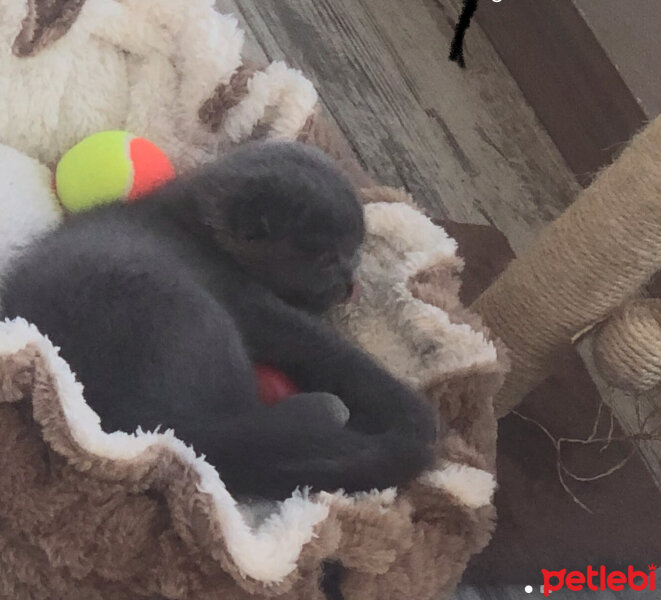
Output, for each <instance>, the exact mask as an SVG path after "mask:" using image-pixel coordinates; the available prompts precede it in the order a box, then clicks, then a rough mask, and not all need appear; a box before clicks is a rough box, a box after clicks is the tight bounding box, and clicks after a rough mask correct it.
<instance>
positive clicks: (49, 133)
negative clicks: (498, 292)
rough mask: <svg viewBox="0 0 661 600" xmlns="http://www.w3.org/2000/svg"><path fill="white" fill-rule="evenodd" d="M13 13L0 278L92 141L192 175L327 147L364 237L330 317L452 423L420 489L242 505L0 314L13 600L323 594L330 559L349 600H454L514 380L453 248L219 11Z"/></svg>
mask: <svg viewBox="0 0 661 600" xmlns="http://www.w3.org/2000/svg"><path fill="white" fill-rule="evenodd" d="M0 13H2V15H3V19H2V21H1V22H0V46H2V50H3V52H2V55H1V57H0V80H5V79H7V80H11V82H12V84H11V87H6V88H5V89H9V90H10V92H11V93H9V94H4V95H3V96H2V97H1V98H0V144H3V145H2V146H0V214H2V219H1V220H0V280H1V278H2V273H3V270H4V269H5V268H6V266H7V262H8V260H10V258H11V257H12V256H15V255H16V253H19V252H21V250H22V248H24V247H25V245H26V244H27V243H29V242H30V241H31V240H32V239H34V238H35V237H36V236H38V235H41V234H42V233H43V232H44V231H46V230H48V229H49V228H52V227H54V226H56V225H57V223H58V222H59V221H60V220H61V218H63V217H62V215H61V212H60V209H59V207H58V205H57V203H56V201H55V199H54V198H53V196H52V192H51V187H50V177H51V175H50V171H49V169H48V166H50V167H52V165H53V164H54V163H55V162H56V161H57V160H58V158H59V157H60V156H61V154H62V153H63V152H64V151H66V150H67V149H68V148H69V147H70V146H71V145H72V144H74V143H75V142H77V141H78V140H79V139H81V138H82V137H84V136H85V135H88V134H91V133H94V132H95V131H99V130H103V129H111V128H115V129H128V130H131V131H132V132H134V133H136V134H138V135H142V136H145V137H147V138H149V139H151V140H153V141H154V142H156V143H157V144H159V145H160V146H161V147H162V148H163V149H164V150H165V151H166V152H167V153H168V155H169V156H170V158H171V159H172V161H173V163H174V165H175V167H176V168H177V170H178V171H179V172H184V171H185V170H187V169H189V168H191V167H193V166H194V165H196V164H199V163H202V162H205V161H208V160H211V159H213V158H214V157H216V156H218V155H220V154H222V153H223V152H225V151H226V150H227V149H228V148H229V147H231V146H232V145H234V144H237V143H239V142H241V141H244V140H246V139H249V138H260V137H266V136H269V137H279V138H285V139H299V140H303V141H306V142H308V143H314V144H317V145H319V146H320V147H322V148H323V149H324V150H326V151H328V152H329V153H331V154H332V155H333V156H335V157H336V158H337V159H338V160H339V161H340V163H341V164H342V165H343V166H344V168H345V169H346V171H347V173H348V174H349V175H350V177H352V178H353V180H354V182H355V183H356V184H357V185H358V186H359V187H360V188H361V192H362V196H363V198H364V200H365V210H366V223H367V229H368V236H367V240H366V244H365V252H364V256H363V263H362V266H361V267H360V271H359V273H358V275H359V279H360V281H361V284H362V288H363V294H362V297H361V300H360V302H359V303H358V304H356V305H353V306H352V307H351V308H348V307H344V308H341V309H337V310H336V311H334V312H333V313H332V314H331V315H329V319H331V321H332V323H333V324H334V325H335V326H336V327H337V328H338V329H339V330H340V331H341V332H342V333H343V334H345V335H346V336H348V337H349V338H351V339H353V340H354V341H355V342H356V343H357V344H359V345H360V346H362V347H363V348H364V349H365V350H366V351H367V352H369V353H371V354H372V355H374V356H375V357H376V358H377V359H378V360H380V361H382V362H383V363H384V364H385V365H386V367H387V368H389V369H390V370H391V371H392V372H393V373H394V374H396V375H397V376H399V377H401V378H402V379H404V380H406V381H408V382H410V383H411V384H412V385H414V386H416V387H417V388H419V389H422V390H424V391H425V392H426V393H427V394H428V397H429V401H430V402H432V403H433V404H434V406H436V407H438V410H439V411H440V412H441V414H442V415H443V417H444V419H446V421H447V422H448V423H449V425H450V434H449V435H448V436H447V437H446V438H445V439H444V440H443V442H442V443H441V444H439V445H438V448H437V463H436V465H435V469H434V470H432V471H430V472H427V473H425V474H423V475H422V476H421V477H420V478H419V479H418V480H417V481H415V482H413V483H412V484H411V485H410V486H408V487H407V488H406V489H400V490H394V489H391V490H386V491H384V492H381V493H365V494H355V495H351V496H348V495H344V494H342V493H339V492H338V493H335V494H326V493H322V494H314V495H313V494H308V493H307V492H306V491H305V490H303V491H296V492H293V493H292V496H291V497H290V498H289V499H287V500H286V501H284V502H281V503H272V504H268V503H265V502H259V501H251V502H238V501H237V500H236V499H234V498H232V497H231V496H230V495H229V493H228V492H227V490H226V489H225V487H224V485H223V483H222V473H220V474H219V473H217V472H216V470H215V469H214V468H213V467H211V466H210V465H209V464H207V463H206V462H205V461H204V460H203V458H200V457H197V456H196V455H195V452H194V450H193V449H191V448H188V447H186V446H185V445H184V444H183V443H182V442H181V441H179V440H177V438H176V437H175V435H174V434H173V433H172V432H160V433H159V432H154V433H149V432H141V431H138V432H137V433H136V434H135V435H128V434H124V433H113V434H105V433H103V432H102V430H101V428H100V425H99V420H98V417H97V416H96V414H95V413H94V412H93V411H92V410H91V409H90V408H89V407H88V406H87V404H86V403H85V400H84V391H83V389H82V387H81V386H80V385H79V384H78V383H77V382H76V380H75V376H74V375H73V374H72V373H71V371H70V369H69V367H68V365H67V364H66V362H65V361H64V360H63V359H61V358H60V357H59V356H58V354H57V349H56V348H55V347H54V346H53V345H52V344H51V342H50V341H49V340H47V339H46V338H45V337H43V336H42V335H41V334H40V333H39V332H38V331H37V330H36V328H34V327H33V326H31V325H30V324H28V323H26V322H25V321H23V320H20V319H18V320H15V321H5V322H1V321H0V515H1V516H0V596H2V597H10V598H14V599H20V598H48V599H53V598H66V599H68V600H72V599H75V598H84V599H85V600H90V599H96V598H99V599H101V598H102V599H104V600H105V599H109V598H121V599H122V600H124V599H126V598H168V599H186V598H195V599H198V600H202V599H204V598H219V597H222V598H224V599H243V598H267V597H269V598H271V597H277V598H286V599H305V600H315V599H321V598H323V597H324V594H323V592H322V590H321V589H320V580H321V574H322V568H323V565H324V563H327V562H332V563H337V564H339V565H341V567H340V587H341V591H342V593H343V594H344V596H345V598H347V599H360V600H372V599H374V600H376V599H379V600H381V599H384V598H389V599H397V598H399V599H407V600H410V599H413V598H415V599H420V600H423V599H426V598H432V597H434V598H444V597H447V596H449V595H450V593H451V592H452V590H453V589H454V587H455V585H456V583H457V582H458V581H459V579H460V578H461V575H462V573H463V570H464V568H465V566H466V563H467V561H468V559H469V558H470V556H471V555H473V554H474V553H475V552H477V551H479V550H481V549H482V548H483V547H484V545H485V544H486V543H487V541H488V539H489V536H490V534H491V531H492V529H493V526H494V508H493V504H492V496H493V491H494V487H495V480H494V451H495V421H494V416H493V410H492V403H491V398H492V396H493V394H494V393H495V392H496V390H497V389H498V387H499V385H500V384H501V382H502V379H503V371H504V366H503V362H504V361H503V360H502V353H501V351H500V349H499V348H498V346H497V344H495V343H494V342H492V341H491V340H490V339H489V336H488V335H487V332H486V331H485V330H484V328H483V327H482V325H481V324H480V321H479V319H477V318H476V317H475V316H473V315H472V314H470V313H469V312H467V311H466V310H465V309H463V308H462V306H461V304H460V302H459V300H458V286H459V283H458V279H457V274H458V272H459V271H460V268H461V261H460V260H459V259H458V258H457V256H456V254H455V249H456V248H455V243H454V242H453V240H451V239H450V238H448V237H447V235H446V234H445V232H444V231H443V230H442V229H441V228H440V227H437V226H435V225H434V224H432V223H431V221H429V219H427V218H426V217H425V216H424V215H422V214H421V213H420V212H419V211H418V210H417V209H416V208H415V207H414V206H413V201H412V200H411V198H410V197H409V196H408V195H407V194H405V193H404V192H401V191H398V190H393V189H391V188H383V187H378V186H376V185H374V184H373V183H372V182H371V181H370V179H369V177H368V176H367V175H366V174H365V173H364V172H363V171H362V170H361V169H360V168H359V166H358V165H357V163H356V162H355V161H354V160H353V158H352V157H351V153H350V151H349V150H348V149H347V148H346V147H345V146H344V145H343V144H342V143H341V141H340V138H339V137H338V136H336V135H335V133H334V131H333V130H332V129H331V128H330V127H328V126H327V124H325V122H324V121H323V119H322V118H321V117H320V115H319V111H318V105H317V96H316V93H315V90H314V88H313V86H312V85H311V84H310V83H309V81H308V80H306V79H305V78H304V77H303V76H302V75H301V74H300V73H299V72H297V71H295V70H292V69H289V68H287V67H286V66H285V65H283V64H281V63H273V64H271V65H268V66H266V67H264V68H256V67H249V66H247V65H244V64H243V63H242V60H241V49H242V42H243V36H242V32H241V31H240V30H239V29H238V28H237V23H236V21H235V20H234V19H233V18H231V17H228V16H222V15H219V14H217V13H216V12H215V11H214V10H213V6H212V3H211V2H208V1H205V0H186V1H174V0H124V1H113V0H87V1H85V0H69V1H67V0H62V1H57V0H42V1H39V0H33V1H28V2H26V1H24V0H0ZM1 300H2V299H1V298H0V304H1ZM99 360H103V357H102V356H100V357H99ZM182 376H185V374H182Z"/></svg>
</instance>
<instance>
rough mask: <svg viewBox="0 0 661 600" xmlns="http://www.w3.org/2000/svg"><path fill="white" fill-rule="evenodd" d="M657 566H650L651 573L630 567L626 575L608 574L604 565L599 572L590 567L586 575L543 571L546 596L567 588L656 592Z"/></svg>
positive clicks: (622, 572)
mask: <svg viewBox="0 0 661 600" xmlns="http://www.w3.org/2000/svg"><path fill="white" fill-rule="evenodd" d="M655 569H656V565H649V567H648V570H649V572H648V573H646V572H644V571H636V570H635V569H634V568H633V567H632V566H629V568H628V569H627V571H626V573H625V572H624V571H611V572H610V573H607V572H606V567H604V566H603V565H602V566H601V567H600V568H599V569H598V570H597V569H593V568H592V567H588V569H587V571H586V572H585V573H583V572H581V571H569V572H567V569H562V570H561V571H547V570H546V569H542V575H543V576H544V595H545V596H548V595H549V594H550V593H551V592H557V591H558V590H561V589H562V588H564V587H566V588H567V589H568V590H572V591H574V592H578V591H580V590H582V589H588V590H593V591H595V592H596V591H598V590H601V591H603V590H613V591H614V592H619V591H620V590H623V589H624V588H625V586H626V587H628V588H629V589H632V590H635V591H637V592H640V591H642V590H652V591H653V590H656V578H655Z"/></svg>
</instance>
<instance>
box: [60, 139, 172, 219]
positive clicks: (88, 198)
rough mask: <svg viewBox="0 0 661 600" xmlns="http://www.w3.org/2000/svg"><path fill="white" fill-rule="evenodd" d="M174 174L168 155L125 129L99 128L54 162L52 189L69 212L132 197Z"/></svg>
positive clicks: (132, 198) (161, 183)
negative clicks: (108, 129)
mask: <svg viewBox="0 0 661 600" xmlns="http://www.w3.org/2000/svg"><path fill="white" fill-rule="evenodd" d="M173 177H174V169H173V168H172V164H171V163H170V161H169V160H168V157H167V156H165V154H163V152H162V151H161V150H160V149H159V148H158V147H157V146H156V145H155V144H153V143H152V142H150V141H149V140H146V139H144V138H141V137H137V136H135V135H133V134H131V133H128V132H126V131H101V132H99V133H95V134H93V135H90V136H88V137H86V138H85V139H83V140H82V141H80V142H79V143H78V144H76V145H75V146H74V147H73V148H71V150H69V151H68V152H67V153H66V154H65V155H64V156H63V157H62V158H61V159H60V162H59V163H58V165H57V168H56V171H55V189H56V192H57V195H58V197H59V199H60V202H62V205H63V206H64V208H66V209H67V210H69V211H71V212H79V211H83V210H87V209H90V208H92V207H94V206H97V205H99V204H105V203H108V202H112V201H114V200H117V199H120V198H124V199H126V200H128V201H133V200H135V199H136V198H139V197H140V196H143V195H144V194H146V193H148V192H149V191H151V190H153V189H155V188H157V187H159V186H160V185H163V184H164V183H165V182H167V181H169V180H170V179H172V178H173Z"/></svg>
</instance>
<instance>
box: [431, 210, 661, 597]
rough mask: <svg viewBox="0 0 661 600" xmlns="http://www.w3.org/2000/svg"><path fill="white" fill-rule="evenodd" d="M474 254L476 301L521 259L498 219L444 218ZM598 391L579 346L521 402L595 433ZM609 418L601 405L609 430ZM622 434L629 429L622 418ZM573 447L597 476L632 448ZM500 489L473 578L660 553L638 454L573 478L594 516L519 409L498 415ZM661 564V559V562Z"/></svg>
mask: <svg viewBox="0 0 661 600" xmlns="http://www.w3.org/2000/svg"><path fill="white" fill-rule="evenodd" d="M441 224H442V225H443V227H444V228H445V229H446V231H448V233H450V234H451V235H452V236H453V237H454V238H455V239H456V240H457V242H458V244H459V254H460V256H462V257H463V258H464V260H465V262H466V266H465V268H464V272H463V277H462V289H461V292H460V297H461V299H462V301H463V302H464V303H466V304H470V303H471V302H472V301H473V300H474V299H475V298H477V297H478V296H479V295H480V293H481V292H482V291H483V290H484V289H485V288H486V287H488V285H489V284H490V283H491V281H492V280H493V279H494V278H495V277H496V276H497V275H498V273H499V272H500V271H502V270H503V269H504V268H505V266H506V265H507V263H508V262H509V261H510V260H512V258H513V257H514V253H513V251H512V249H511V248H510V246H509V244H508V242H507V239H506V238H505V236H504V235H503V234H502V233H500V232H499V231H498V230H496V229H495V228H493V227H487V226H482V225H471V224H463V223H452V222H446V221H444V222H442V223H441ZM600 401H601V400H600V397H599V393H598V391H597V390H596V388H595V386H594V383H593V382H592V379H591V378H590V375H589V374H588V372H587V371H586V369H585V367H584V365H583V363H582V361H581V359H580V357H579V356H578V355H577V354H576V353H575V352H573V351H572V352H570V353H569V354H568V355H567V356H565V358H564V359H563V360H562V363H561V368H560V369H558V372H557V373H556V374H555V375H554V376H552V377H551V378H550V379H549V380H548V381H546V382H545V383H544V384H542V385H541V386H539V387H538V388H537V389H536V390H534V391H533V392H531V393H530V394H528V396H527V397H526V399H525V400H524V401H523V403H522V404H521V405H520V407H519V408H518V412H520V413H521V414H522V415H524V416H525V417H527V418H529V419H532V420H534V421H536V422H538V423H539V424H541V425H543V426H544V427H545V428H547V429H548V430H549V431H550V432H551V433H553V435H554V436H556V437H560V436H564V437H577V438H583V439H584V438H587V437H588V436H589V435H590V433H591V432H592V428H593V425H594V422H595V418H596V416H597V413H598V410H599V408H598V407H599V404H600ZM609 426H610V412H609V411H608V410H607V409H602V415H601V418H600V420H599V432H600V434H606V433H607V431H608V428H609ZM613 434H614V437H618V436H620V435H621V434H622V430H621V427H620V425H619V423H617V422H616V423H615V430H614V432H613ZM600 448H601V445H595V446H591V447H571V448H567V452H566V453H565V454H564V458H565V461H566V464H567V466H568V467H570V468H572V469H573V470H574V471H575V472H576V473H577V474H579V475H582V476H591V475H595V474H597V473H600V472H603V471H605V470H607V469H609V468H611V467H612V466H614V465H616V464H617V463H618V462H619V461H620V460H621V459H622V458H624V457H626V456H627V455H628V453H629V452H630V451H631V447H630V445H629V444H623V443H619V444H618V443H615V444H613V445H612V446H611V447H610V448H609V450H608V451H606V452H600V451H599V450H600ZM497 457H498V458H497V472H498V484H499V489H498V491H497V492H496V510H497V512H498V526H497V528H496V532H495V534H494V536H493V539H492V541H491V542H490V544H489V545H488V546H487V548H486V550H484V551H483V552H482V553H481V554H479V555H477V556H475V557H474V558H473V560H472V561H471V565H470V567H469V570H468V571H467V572H466V575H465V580H466V581H470V582H476V583H516V584H533V583H535V582H539V581H540V578H541V569H542V568H545V569H551V570H557V569H562V568H567V569H570V570H572V569H578V570H585V568H586V566H587V565H588V564H590V565H593V566H594V565H601V564H604V565H606V566H607V567H609V568H611V569H616V568H617V569H621V568H623V567H626V566H628V565H629V564H633V565H637V566H638V567H643V566H645V567H646V566H647V564H648V563H649V562H650V561H655V560H656V559H655V558H654V557H657V556H661V538H659V536H658V535H651V532H658V531H661V514H660V513H659V511H658V506H659V503H660V502H661V493H660V492H659V490H658V488H657V487H656V486H655V484H654V482H653V480H652V478H651V476H650V474H649V472H648V471H647V468H646V467H645V465H644V463H643V461H642V459H641V458H640V456H639V455H638V454H635V455H634V456H633V458H632V459H631V460H630V461H629V462H628V463H627V465H626V467H624V468H623V469H622V470H620V471H617V472H616V473H614V474H612V475H611V476H609V477H606V478H604V479H601V480H599V481H596V482H591V483H577V482H575V481H572V480H569V485H570V488H571V490H572V491H573V492H574V493H575V494H576V496H577V498H579V499H580V500H581V501H582V502H583V503H584V504H585V505H586V506H587V507H588V508H589V509H590V510H592V511H593V514H589V513H587V512H586V511H585V510H583V509H582V508H581V507H579V506H578V504H576V503H575V502H574V500H573V499H572V497H571V496H570V495H569V494H568V493H567V491H565V489H563V487H562V485H561V484H560V480H559V477H558V472H557V462H556V452H555V448H554V446H553V444H552V442H551V441H550V440H549V438H548V437H547V436H546V435H545V434H544V433H543V432H542V430H541V429H540V428H539V427H538V426H537V425H535V424H534V423H531V422H529V421H525V420H523V419H522V418H521V417H519V416H518V415H516V414H510V415H508V416H506V417H504V418H502V419H501V420H500V421H499V422H498V453H497ZM657 562H658V561H657Z"/></svg>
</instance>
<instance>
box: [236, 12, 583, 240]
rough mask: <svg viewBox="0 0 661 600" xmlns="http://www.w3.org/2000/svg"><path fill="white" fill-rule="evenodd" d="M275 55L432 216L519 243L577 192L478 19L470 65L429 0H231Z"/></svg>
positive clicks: (374, 167) (373, 164)
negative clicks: (487, 227) (453, 51)
mask: <svg viewBox="0 0 661 600" xmlns="http://www.w3.org/2000/svg"><path fill="white" fill-rule="evenodd" d="M236 4H237V6H238V7H239V9H240V10H241V13H242V15H243V17H244V18H245V20H246V22H247V24H248V25H249V26H250V28H251V29H252V30H253V32H254V33H255V35H256V36H257V38H258V39H259V42H260V44H261V46H262V48H264V50H265V52H266V54H267V55H268V56H269V58H270V59H274V58H286V59H287V61H288V62H290V63H291V64H294V65H296V66H298V67H299V68H301V69H302V70H303V71H304V72H305V73H306V74H307V75H308V76H310V77H311V79H312V80H313V81H314V82H315V83H316V85H317V88H318V89H319V91H320V94H321V97H322V100H323V101H324V104H325V106H326V107H327V108H328V110H329V112H330V113H331V114H332V116H333V117H334V119H335V120H336V122H337V124H338V125H339V127H340V128H341V130H342V131H343V133H344V134H345V136H346V137H347V138H348V139H349V141H350V143H351V146H352V147H353V148H354V150H355V151H356V152H357V154H358V156H359V158H360V159H361V161H362V162H363V164H364V165H365V166H366V167H367V168H368V169H369V170H370V171H371V172H372V174H373V175H374V176H375V177H376V178H377V179H379V180H380V181H382V182H384V183H386V184H390V185H395V186H404V187H406V188H407V189H409V190H410V191H411V192H412V193H413V194H414V195H415V197H416V199H417V200H418V202H420V203H421V204H422V205H423V206H425V208H427V209H428V210H429V211H430V212H431V213H432V214H433V215H434V216H441V217H443V216H444V217H449V218H451V219H454V220H458V221H469V222H475V223H485V222H493V223H494V224H496V226H497V227H499V228H500V229H501V230H502V231H504V232H505V233H506V235H507V236H508V238H509V239H510V240H511V243H512V246H513V247H514V248H515V250H517V251H518V250H520V249H521V248H522V247H524V246H525V245H526V244H527V243H529V242H530V240H531V239H532V238H533V237H534V235H535V233H536V232H537V231H538V230H539V228H540V227H541V226H542V225H543V224H544V223H545V222H547V221H548V220H549V219H551V218H553V217H554V216H555V215H556V214H558V212H559V211H560V210H562V209H563V208H564V207H565V206H566V205H567V204H568V203H569V202H570V201H571V199H572V198H573V197H574V194H575V192H576V184H575V181H574V180H573V177H572V176H571V174H570V173H569V171H568V169H567V167H566V165H565V164H564V162H563V160H562V159H561V157H560V156H559V154H558V152H557V150H556V149H555V148H554V146H553V144H552V143H551V141H550V140H549V138H548V136H547V135H546V134H545V132H544V130H543V128H542V127H541V126H540V124H539V122H538V121H537V120H536V118H535V116H534V114H533V113H532V111H531V110H530V108H529V107H527V106H526V104H525V101H524V99H523V97H522V95H521V93H520V91H519V90H518V88H517V86H516V84H515V83H514V81H513V80H512V79H511V77H510V76H509V74H508V73H507V71H506V69H505V68H504V67H503V65H502V63H501V62H500V60H499V59H498V57H497V56H495V55H494V53H493V51H492V49H491V47H490V45H489V43H488V41H487V40H486V38H485V37H484V35H483V34H481V32H480V31H479V29H478V28H475V29H474V30H473V29H471V34H472V35H473V40H474V42H475V41H477V42H479V48H480V49H482V50H483V51H480V52H478V54H477V55H476V56H474V57H471V61H472V64H473V65H474V70H472V71H471V72H468V71H466V72H463V71H460V70H459V69H458V68H457V66H456V65H455V64H453V63H449V62H448V61H447V56H446V54H447V47H448V44H449V40H450V38H451V35H452V26H451V23H450V22H449V21H450V20H451V15H454V11H456V9H457V6H456V5H455V6H454V7H453V8H451V9H450V8H448V9H447V11H448V12H447V14H446V15H443V14H441V13H440V12H439V7H438V6H437V5H436V4H435V3H434V2H431V0H408V1H407V3H406V6H404V5H403V4H401V3H400V2H398V1H397V0H364V1H360V2H355V1H354V0H318V1H316V2H311V1H310V0H287V1H286V2H280V1H278V0H262V1H259V2H258V1H255V0H237V1H236Z"/></svg>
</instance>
